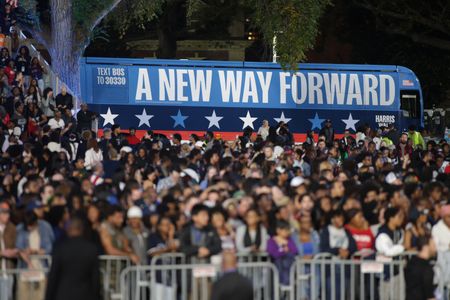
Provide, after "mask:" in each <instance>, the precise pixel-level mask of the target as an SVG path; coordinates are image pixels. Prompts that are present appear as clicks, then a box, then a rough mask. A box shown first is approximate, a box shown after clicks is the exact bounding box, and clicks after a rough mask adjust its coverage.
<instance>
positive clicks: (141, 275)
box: [120, 262, 280, 300]
mask: <svg viewBox="0 0 450 300" xmlns="http://www.w3.org/2000/svg"><path fill="white" fill-rule="evenodd" d="M238 272H240V273H241V274H243V275H244V276H245V274H248V273H251V274H258V273H260V274H266V279H267V281H265V282H264V284H261V282H259V280H260V279H259V278H257V277H254V278H249V280H251V281H252V283H253V288H254V299H255V300H256V299H258V300H261V299H275V300H278V299H280V286H279V282H278V271H277V269H276V268H275V266H274V265H273V264H271V263H268V262H260V263H240V264H239V265H238ZM163 273H167V274H177V275H176V276H166V277H163V276H161V274H163ZM158 274H160V275H158ZM219 274H220V273H219V269H218V266H217V265H211V264H183V265H157V264H153V265H150V266H132V267H128V268H126V269H125V270H124V271H123V272H122V274H121V277H120V290H121V296H122V298H121V300H141V299H142V300H144V299H151V300H153V299H155V300H156V299H164V300H166V299H167V300H172V299H173V300H178V299H181V300H187V299H191V300H207V299H210V297H211V290H212V286H213V282H214V281H215V280H216V279H217V278H218V275H219Z"/></svg>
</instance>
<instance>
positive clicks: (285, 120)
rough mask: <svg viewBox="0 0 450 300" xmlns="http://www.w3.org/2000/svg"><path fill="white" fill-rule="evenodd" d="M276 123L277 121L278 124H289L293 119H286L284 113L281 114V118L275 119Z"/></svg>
mask: <svg viewBox="0 0 450 300" xmlns="http://www.w3.org/2000/svg"><path fill="white" fill-rule="evenodd" d="M273 119H274V120H275V121H277V123H280V122H284V123H285V124H287V123H289V121H290V120H292V119H291V118H286V117H285V116H284V111H282V112H281V116H280V117H279V118H273Z"/></svg>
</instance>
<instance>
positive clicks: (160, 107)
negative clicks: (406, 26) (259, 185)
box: [81, 58, 423, 141]
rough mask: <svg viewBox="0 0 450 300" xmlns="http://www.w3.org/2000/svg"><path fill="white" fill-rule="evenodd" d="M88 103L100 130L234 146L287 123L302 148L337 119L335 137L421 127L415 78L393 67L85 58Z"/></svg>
mask: <svg viewBox="0 0 450 300" xmlns="http://www.w3.org/2000/svg"><path fill="white" fill-rule="evenodd" d="M81 90H82V99H83V100H84V101H85V102H86V103H88V105H89V107H90V109H91V110H94V111H96V112H97V113H98V114H99V115H100V118H99V127H100V128H106V127H110V126H112V125H114V124H119V125H120V126H121V128H122V129H127V128H132V127H133V128H136V129H137V131H138V132H139V131H140V133H141V134H142V132H144V131H146V130H149V129H151V130H154V131H155V132H160V133H165V134H171V133H174V132H178V133H181V134H182V135H183V138H186V137H187V136H188V135H189V134H191V133H204V132H205V131H207V130H211V131H213V132H216V133H220V135H221V136H222V138H224V139H234V138H235V137H236V135H237V134H240V133H241V132H242V131H243V129H244V128H245V127H247V126H248V127H251V128H253V129H254V130H255V131H257V130H258V128H259V127H260V126H261V125H262V122H263V120H268V121H269V123H270V124H271V125H274V124H275V123H276V122H279V121H284V122H286V123H287V124H288V125H289V128H290V130H291V131H292V132H293V133H294V137H295V139H296V141H301V140H302V139H303V138H304V135H305V133H306V132H307V131H308V130H313V131H315V132H318V131H319V130H320V129H321V127H322V126H323V123H324V121H325V120H326V119H331V121H332V124H333V127H334V128H335V131H336V132H337V133H343V132H344V130H346V129H348V130H350V131H351V132H353V133H354V132H355V131H356V130H357V128H358V127H360V126H363V125H366V124H367V125H369V126H371V127H372V128H378V127H380V126H387V125H389V124H394V125H395V126H396V127H397V128H398V129H399V130H404V129H406V128H407V127H408V126H409V125H415V126H416V127H421V126H423V97H422V91H421V88H420V83H419V80H418V78H417V77H416V75H415V74H414V73H413V72H412V71H411V70H409V69H407V68H405V67H401V66H391V65H338V64H299V65H298V70H297V71H289V70H283V69H282V68H281V67H280V65H278V64H275V63H255V62H228V61H227V62H225V61H191V60H156V59H120V58H85V59H84V60H83V62H82V67H81Z"/></svg>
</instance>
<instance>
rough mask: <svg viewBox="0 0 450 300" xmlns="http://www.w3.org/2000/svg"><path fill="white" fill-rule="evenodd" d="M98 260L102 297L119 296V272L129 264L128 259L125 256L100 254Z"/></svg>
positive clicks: (113, 297) (111, 297)
mask: <svg viewBox="0 0 450 300" xmlns="http://www.w3.org/2000/svg"><path fill="white" fill-rule="evenodd" d="M99 260H100V274H101V282H102V287H103V298H104V299H106V300H108V299H111V300H112V299H118V298H120V273H121V272H122V271H123V270H124V269H126V268H128V267H130V266H131V261H130V259H129V258H128V257H126V256H113V255H101V256H99Z"/></svg>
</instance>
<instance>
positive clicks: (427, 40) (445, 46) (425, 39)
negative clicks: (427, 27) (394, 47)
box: [385, 26, 450, 51]
mask: <svg viewBox="0 0 450 300" xmlns="http://www.w3.org/2000/svg"><path fill="white" fill-rule="evenodd" d="M385 31H386V30H385ZM388 31H389V33H391V34H397V35H401V36H404V37H408V38H410V39H411V40H412V41H414V42H416V43H419V44H424V45H428V46H431V47H433V48H436V49H441V50H445V51H450V41H448V40H445V39H441V38H437V37H432V36H427V35H425V34H423V33H417V32H415V31H408V30H402V29H400V28H395V27H392V26H390V27H389V30H388Z"/></svg>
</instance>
